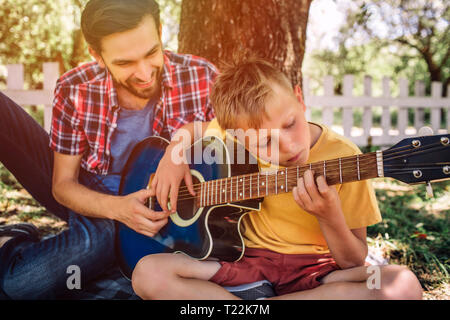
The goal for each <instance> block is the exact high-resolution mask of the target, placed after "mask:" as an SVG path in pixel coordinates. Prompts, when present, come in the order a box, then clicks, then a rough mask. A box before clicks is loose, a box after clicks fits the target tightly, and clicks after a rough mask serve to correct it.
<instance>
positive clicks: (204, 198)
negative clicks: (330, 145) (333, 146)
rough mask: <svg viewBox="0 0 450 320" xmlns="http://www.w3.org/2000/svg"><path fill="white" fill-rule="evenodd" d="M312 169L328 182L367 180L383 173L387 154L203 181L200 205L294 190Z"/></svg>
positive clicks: (362, 155) (354, 157) (359, 156)
mask: <svg viewBox="0 0 450 320" xmlns="http://www.w3.org/2000/svg"><path fill="white" fill-rule="evenodd" d="M308 169H310V170H313V172H314V177H318V176H324V177H325V179H326V181H327V184H328V185H334V184H338V183H340V184H342V183H346V182H352V181H360V180H366V179H371V178H376V177H382V176H383V156H382V152H381V151H378V152H371V153H366V154H360V155H356V156H350V157H345V158H338V159H333V160H326V161H319V162H315V163H310V164H307V165H303V166H296V167H289V168H284V169H278V170H273V171H265V172H257V173H253V174H246V175H239V176H234V177H229V178H223V179H218V180H211V181H207V182H203V183H201V186H200V189H199V191H200V194H198V195H197V196H196V198H197V204H198V205H199V206H201V207H205V206H212V205H218V204H223V203H231V202H238V201H244V200H250V199H258V198H262V197H268V196H272V195H276V194H281V193H286V192H290V191H292V189H293V188H294V187H295V186H296V185H297V180H298V178H300V177H302V176H303V174H304V173H305V171H306V170H308Z"/></svg>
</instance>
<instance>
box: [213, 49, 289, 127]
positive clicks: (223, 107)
mask: <svg viewBox="0 0 450 320" xmlns="http://www.w3.org/2000/svg"><path fill="white" fill-rule="evenodd" d="M274 84H277V85H279V86H280V87H282V88H285V89H287V90H288V91H289V92H292V91H293V88H292V85H291V83H290V82H289V80H288V79H287V77H286V76H285V75H284V74H283V73H282V72H281V71H279V70H278V69H276V68H275V67H274V66H273V65H272V64H271V63H270V62H268V61H266V60H264V59H262V58H256V57H252V58H248V59H246V60H236V61H235V62H232V63H229V64H223V65H222V66H221V67H220V73H219V75H218V76H217V78H216V80H215V81H214V85H213V88H212V92H211V95H210V99H211V103H212V106H213V108H214V112H215V115H216V118H217V122H218V123H219V125H220V127H221V128H223V129H237V127H238V123H242V121H245V123H246V124H247V125H248V126H249V127H251V128H255V129H257V128H259V127H260V126H261V124H262V121H263V118H264V116H267V114H266V110H265V103H266V101H267V99H268V97H270V95H271V94H273V87H272V86H273V85H274Z"/></svg>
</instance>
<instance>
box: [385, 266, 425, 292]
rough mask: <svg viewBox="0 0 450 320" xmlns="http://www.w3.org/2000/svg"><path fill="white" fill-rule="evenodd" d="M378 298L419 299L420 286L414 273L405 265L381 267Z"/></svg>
mask: <svg viewBox="0 0 450 320" xmlns="http://www.w3.org/2000/svg"><path fill="white" fill-rule="evenodd" d="M382 270H383V271H382V274H381V277H382V282H381V288H380V291H379V293H380V295H381V296H380V298H381V299H390V300H420V299H422V294H423V290H422V286H421V285H420V282H419V280H418V279H417V277H416V275H415V274H414V273H413V272H412V271H411V270H409V269H408V268H407V267H405V266H398V265H390V266H386V267H384V268H383V269H382Z"/></svg>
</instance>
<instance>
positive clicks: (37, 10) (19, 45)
mask: <svg viewBox="0 0 450 320" xmlns="http://www.w3.org/2000/svg"><path fill="white" fill-rule="evenodd" d="M86 2H87V1H86V0H59V1H41V0H0V21H2V23H1V24H0V64H9V63H22V64H24V65H25V82H26V84H27V85H26V86H27V87H28V88H39V87H40V86H41V85H42V84H41V82H42V63H44V62H49V61H57V62H59V64H60V69H61V72H64V71H66V70H67V69H70V68H72V67H74V66H76V65H77V64H78V63H79V62H81V61H86V60H90V59H89V56H88V54H87V50H86V48H84V47H83V42H82V41H81V40H82V39H81V38H80V35H81V33H80V27H79V20H80V13H81V8H82V7H83V6H84V4H85V3H86Z"/></svg>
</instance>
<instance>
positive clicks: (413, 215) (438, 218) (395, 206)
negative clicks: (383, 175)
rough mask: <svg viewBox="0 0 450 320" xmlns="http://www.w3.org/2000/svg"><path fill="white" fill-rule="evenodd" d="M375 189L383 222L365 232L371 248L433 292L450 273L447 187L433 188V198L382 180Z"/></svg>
mask: <svg viewBox="0 0 450 320" xmlns="http://www.w3.org/2000/svg"><path fill="white" fill-rule="evenodd" d="M383 181H384V182H385V183H386V184H387V186H386V187H384V188H376V195H377V199H378V204H379V207H380V211H381V213H382V216H383V221H382V222H381V223H379V224H376V225H374V226H370V227H369V228H368V237H369V238H370V239H371V240H370V241H369V243H370V244H372V245H377V246H378V247H382V248H383V249H384V251H385V253H386V255H387V256H388V257H389V258H390V263H395V264H402V265H406V266H408V267H409V268H410V269H411V270H412V271H413V272H414V273H415V274H416V275H417V276H418V278H419V280H420V282H421V283H422V286H423V287H424V288H426V289H433V288H435V287H437V286H439V285H441V284H443V283H447V282H448V281H449V280H450V278H449V273H450V257H449V254H450V224H449V222H450V210H449V194H450V184H449V183H448V182H438V183H434V184H433V191H434V198H427V197H426V191H425V187H424V186H423V185H418V186H408V187H407V188H406V190H404V188H402V190H400V191H399V190H398V189H397V188H398V187H399V186H400V187H404V186H405V185H404V184H402V183H399V182H395V181H393V180H388V179H385V180H383Z"/></svg>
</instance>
